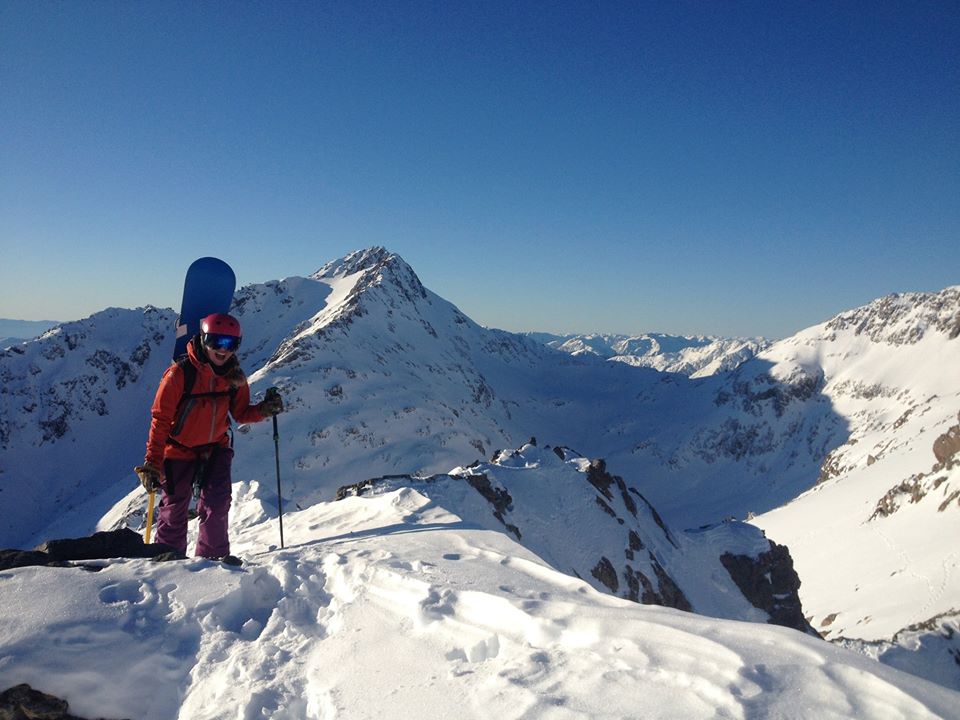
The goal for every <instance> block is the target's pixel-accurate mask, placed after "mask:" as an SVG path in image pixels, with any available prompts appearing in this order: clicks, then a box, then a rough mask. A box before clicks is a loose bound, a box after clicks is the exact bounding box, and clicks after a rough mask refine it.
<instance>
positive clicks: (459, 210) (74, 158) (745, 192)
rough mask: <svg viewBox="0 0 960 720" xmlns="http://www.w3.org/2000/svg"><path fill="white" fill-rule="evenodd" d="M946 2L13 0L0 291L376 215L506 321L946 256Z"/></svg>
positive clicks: (157, 266)
mask: <svg viewBox="0 0 960 720" xmlns="http://www.w3.org/2000/svg"><path fill="white" fill-rule="evenodd" d="M958 47H960V3H957V2H922V1H921V2H916V1H915V0H914V1H912V2H902V3H893V2H863V3H858V2H843V1H840V2H825V3H820V2H802V3H787V2H777V1H774V2H769V1H763V2H760V1H757V2H754V1H749V0H747V1H744V2H726V1H724V0H716V1H714V0H710V1H707V0H704V1H703V2H693V1H686V0H682V1H681V0H677V1H669V0H663V1H658V2H631V3H611V2H588V1H586V0H584V1H583V2H549V3H547V2H543V3H541V2H496V1H492V0H484V1H482V2H470V1H467V0H464V1H460V0H457V1H456V2H449V1H448V2H436V3H425V2H387V1H382V2H362V3H361V2H332V3H322V2H309V3H300V2H275V3H248V2H229V3H227V2H222V3H221V2H200V3H196V2H189V3H178V2H163V3H161V2H156V3H148V2H136V1H127V2H108V1H98V2H27V1H26V0H13V1H11V0H0V249H2V257H3V261H2V263H0V317H12V318H21V319H58V320H70V319H76V318H79V317H82V316H85V315H89V314H90V313H93V312H95V311H97V310H100V309H103V308H105V307H107V306H123V307H137V306H142V305H146V304H153V305H159V306H165V307H177V306H179V294H180V288H181V284H182V276H183V272H184V270H185V269H186V267H187V265H189V263H190V262H191V261H192V260H193V259H195V258H197V257H201V256H204V255H216V256H219V257H222V258H224V259H225V260H227V261H228V262H229V263H230V264H231V265H233V267H234V268H235V270H236V272H237V276H238V280H239V282H240V283H241V284H246V283H250V282H264V281H267V280H271V279H279V278H282V277H286V276H291V275H307V274H309V273H311V272H313V271H314V270H316V269H317V268H319V267H320V266H321V265H323V264H324V263H325V262H326V261H328V260H331V259H334V258H337V257H340V256H342V255H345V254H346V253H348V252H350V251H352V250H355V249H360V248H364V247H368V246H372V245H384V246H386V247H387V248H389V249H391V250H393V251H394V252H396V253H398V254H400V255H401V256H403V257H404V259H406V260H407V261H408V262H409V263H410V264H411V265H412V266H413V267H414V269H415V270H416V271H417V273H418V274H419V275H420V278H421V279H422V280H423V282H424V284H426V285H427V286H428V287H429V288H431V289H432V290H434V291H435V292H437V293H439V294H440V295H442V296H443V297H445V298H447V299H448V300H450V301H452V302H454V303H455V304H456V305H458V306H459V307H460V308H461V309H462V310H463V311H464V312H466V313H467V314H468V315H470V316H471V317H472V318H474V319H475V320H477V321H478V322H480V323H482V324H484V325H489V326H496V327H502V328H506V329H509V330H541V331H552V332H621V333H632V332H646V331H661V332H673V333H688V334H690V333H703V334H719V335H765V336H768V337H783V336H786V335H790V334H792V333H794V332H796V331H798V330H800V329H802V328H804V327H807V326H809V325H812V324H815V323H817V322H820V321H822V320H825V319H827V318H828V317H830V316H832V315H833V314H835V313H837V312H839V311H841V310H844V309H847V308H849V307H854V306H856V305H860V304H862V303H865V302H868V301H869V300H871V299H873V298H875V297H879V296H882V295H885V294H887V293H891V292H900V291H909V290H938V289H941V288H943V287H945V286H947V285H953V284H957V283H960V272H958V267H960V265H958V263H957V260H956V257H957V255H958V253H957V251H956V248H957V246H958V240H960V53H958V52H957V48H958Z"/></svg>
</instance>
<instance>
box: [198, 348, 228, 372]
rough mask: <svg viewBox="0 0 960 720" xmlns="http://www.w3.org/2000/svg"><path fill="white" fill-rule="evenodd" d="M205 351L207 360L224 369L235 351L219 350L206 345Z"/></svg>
mask: <svg viewBox="0 0 960 720" xmlns="http://www.w3.org/2000/svg"><path fill="white" fill-rule="evenodd" d="M203 349H204V351H205V352H206V353H207V359H208V360H209V361H210V362H211V363H212V364H214V365H216V366H217V367H222V366H223V365H224V363H226V362H227V361H228V360H229V359H230V357H231V356H232V355H233V350H217V349H216V348H209V347H207V346H206V345H204V346H203Z"/></svg>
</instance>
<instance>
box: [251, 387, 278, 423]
mask: <svg viewBox="0 0 960 720" xmlns="http://www.w3.org/2000/svg"><path fill="white" fill-rule="evenodd" d="M257 409H258V410H259V411H260V413H261V414H262V415H263V416H264V417H273V416H274V415H278V414H280V413H282V412H283V398H281V397H280V391H279V390H277V389H276V388H270V389H269V390H267V394H266V395H265V396H264V398H263V402H261V403H260V404H259V405H257Z"/></svg>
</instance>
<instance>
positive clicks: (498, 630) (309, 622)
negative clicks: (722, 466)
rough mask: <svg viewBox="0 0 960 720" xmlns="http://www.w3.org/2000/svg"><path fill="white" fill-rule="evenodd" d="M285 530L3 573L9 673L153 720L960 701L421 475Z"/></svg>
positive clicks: (792, 708) (590, 714)
mask: <svg viewBox="0 0 960 720" xmlns="http://www.w3.org/2000/svg"><path fill="white" fill-rule="evenodd" d="M250 489H251V488H239V492H238V495H240V496H241V497H244V495H245V492H246V491H248V490H250ZM284 527H285V534H286V538H287V543H288V544H287V547H286V549H284V550H278V549H275V548H274V549H269V548H270V547H271V546H272V545H275V543H276V540H277V527H276V522H275V521H274V520H267V521H265V522H261V523H259V524H253V525H250V526H245V527H244V528H243V529H242V530H241V531H240V532H239V533H238V538H237V541H236V545H237V549H238V551H239V552H241V553H242V554H244V555H245V556H247V557H248V558H249V562H248V563H247V564H246V565H245V566H244V567H243V568H239V569H238V568H230V567H227V566H222V565H220V564H218V563H215V562H211V561H206V560H186V561H180V562H172V563H160V564H158V563H151V562H148V561H145V560H116V561H100V562H97V563H91V564H95V565H97V566H99V567H101V568H102V569H100V570H99V572H89V571H86V570H83V569H79V568H21V569H18V570H11V571H4V572H2V573H0V607H2V608H4V612H3V613H0V638H2V640H0V658H2V659H0V686H3V687H8V686H10V685H12V684H14V683H19V682H27V683H30V684H31V685H33V686H34V687H37V688H39V689H42V690H44V691H45V692H49V693H52V694H55V695H57V696H60V697H63V698H65V699H67V700H68V701H69V702H70V709H71V712H73V713H76V714H79V715H81V716H84V717H108V718H119V717H131V718H138V719H142V720H151V719H153V718H156V719H158V720H160V719H162V720H169V719H170V718H184V719H186V718H190V720H206V719H211V720H212V719H214V718H228V717H229V718H237V717H244V718H253V717H271V718H274V719H276V720H280V719H283V718H291V719H296V720H305V719H313V718H317V719H319V718H343V719H345V720H349V719H352V718H373V717H384V716H387V717H420V718H424V719H430V718H437V719H439V718H450V717H461V718H489V717H498V718H504V719H505V720H507V719H510V718H533V717H536V718H564V719H566V718H591V719H597V718H628V717H643V718H678V717H682V718H690V719H693V718H753V717H791V718H817V720H822V719H825V718H850V717H857V718H883V719H884V720H890V719H892V718H910V719H912V720H916V719H923V718H957V717H960V711H958V709H960V693H957V692H953V691H950V690H946V689H944V688H942V687H938V686H936V685H933V684H931V683H928V682H926V681H924V680H921V679H919V678H916V677H914V676H911V675H908V674H905V673H901V672H898V671H896V670H893V669H891V668H888V667H885V666H883V665H881V664H879V663H876V662H873V661H872V660H870V659H868V658H865V657H863V656H861V655H859V654H857V653H853V652H850V651H848V650H844V649H842V648H838V647H834V646H832V645H830V644H828V643H825V642H823V641H821V640H817V639H815V638H812V637H809V636H806V635H803V634H802V633H798V632H796V631H792V630H788V629H785V628H778V627H774V626H769V625H758V624H754V623H740V622H731V621H721V620H716V619H710V618H704V617H701V616H697V615H693V614H690V613H685V612H681V611H677V610H672V609H668V608H659V607H654V606H644V605H638V604H636V603H633V602H630V601H627V600H623V599H620V598H616V597H613V596H611V595H609V594H604V593H599V592H597V591H596V590H594V589H593V588H591V587H590V586H589V585H587V584H586V583H584V582H582V581H580V580H578V579H576V578H574V577H571V576H570V575H567V574H563V573H560V572H558V571H557V570H556V569H554V568H552V567H550V566H549V565H548V564H547V563H545V562H544V561H543V560H542V559H541V558H540V557H538V556H537V555H535V554H533V553H531V552H530V551H528V550H527V549H525V548H524V547H522V546H521V545H519V544H518V543H517V542H515V541H514V540H512V539H511V538H510V537H509V535H508V534H507V533H504V532H497V531H492V530H488V529H484V528H478V527H475V526H471V525H470V524H469V523H465V522H464V521H463V519H462V518H460V517H459V516H457V515H456V514H454V513H451V512H449V511H448V510H447V509H445V508H444V507H442V506H441V505H438V504H437V503H436V502H435V501H433V500H431V499H429V498H427V497H425V496H424V495H422V494H420V493H418V492H417V491H415V490H413V489H411V488H403V489H399V490H396V491H393V492H388V493H385V494H381V495H377V496H374V497H351V498H347V499H345V500H342V501H340V502H337V503H320V504H317V505H314V506H312V507H310V508H308V509H305V510H302V511H297V512H292V513H290V514H289V515H288V516H287V517H286V518H285V526H284ZM65 583H66V584H69V587H70V592H69V593H65V592H63V591H62V589H63V587H64V584H65Z"/></svg>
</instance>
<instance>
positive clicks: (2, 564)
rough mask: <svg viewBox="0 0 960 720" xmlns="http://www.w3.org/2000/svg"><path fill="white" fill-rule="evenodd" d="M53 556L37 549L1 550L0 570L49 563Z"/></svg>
mask: <svg viewBox="0 0 960 720" xmlns="http://www.w3.org/2000/svg"><path fill="white" fill-rule="evenodd" d="M52 561H53V560H52V558H51V557H50V556H49V555H48V554H47V553H45V552H39V551H37V550H0V570H12V569H13V568H18V567H29V566H31V565H49V564H50V563H51V562H52Z"/></svg>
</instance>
